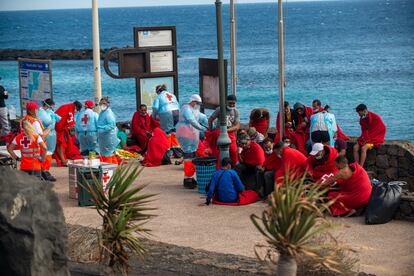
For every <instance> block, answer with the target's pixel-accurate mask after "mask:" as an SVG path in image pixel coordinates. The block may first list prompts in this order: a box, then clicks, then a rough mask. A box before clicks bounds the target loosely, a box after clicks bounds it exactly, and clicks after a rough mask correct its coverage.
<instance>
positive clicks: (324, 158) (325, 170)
mask: <svg viewBox="0 0 414 276" xmlns="http://www.w3.org/2000/svg"><path fill="white" fill-rule="evenodd" d="M337 157H338V152H337V151H336V149H334V148H333V147H331V146H328V145H323V144H321V143H316V144H313V147H312V151H311V152H310V153H309V157H308V160H307V161H306V164H307V170H308V172H309V173H310V174H311V175H312V179H313V181H314V182H316V183H320V182H322V181H324V180H325V179H327V178H328V177H330V176H333V175H334V174H335V173H336V172H337V171H338V169H337V168H336V165H335V159H336V158H337Z"/></svg>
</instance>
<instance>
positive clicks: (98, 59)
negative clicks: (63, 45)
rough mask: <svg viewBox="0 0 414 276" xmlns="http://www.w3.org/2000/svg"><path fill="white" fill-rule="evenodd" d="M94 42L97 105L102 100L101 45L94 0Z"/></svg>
mask: <svg viewBox="0 0 414 276" xmlns="http://www.w3.org/2000/svg"><path fill="white" fill-rule="evenodd" d="M92 40H93V83H94V86H93V92H94V96H95V103H98V102H99V101H100V100H101V98H102V88H101V47H100V45H99V15H98V0H92Z"/></svg>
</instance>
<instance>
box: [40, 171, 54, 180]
mask: <svg viewBox="0 0 414 276" xmlns="http://www.w3.org/2000/svg"><path fill="white" fill-rule="evenodd" d="M42 178H43V179H44V180H47V181H51V182H55V181H56V178H54V177H53V175H52V174H51V173H50V172H49V171H42Z"/></svg>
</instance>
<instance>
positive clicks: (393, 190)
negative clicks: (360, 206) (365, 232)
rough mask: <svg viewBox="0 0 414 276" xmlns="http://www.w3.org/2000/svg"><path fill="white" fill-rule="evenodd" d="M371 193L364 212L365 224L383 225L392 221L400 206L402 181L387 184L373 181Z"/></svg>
mask: <svg viewBox="0 0 414 276" xmlns="http://www.w3.org/2000/svg"><path fill="white" fill-rule="evenodd" d="M372 184H373V187H372V193H371V198H370V199H369V202H368V206H367V209H366V212H365V223H366V224H383V223H387V222H389V221H390V220H392V219H393V217H394V215H395V213H396V212H397V210H398V208H399V206H400V200H401V191H402V188H401V186H402V185H405V183H404V182H402V181H393V182H389V183H384V182H379V181H376V180H373V182H372Z"/></svg>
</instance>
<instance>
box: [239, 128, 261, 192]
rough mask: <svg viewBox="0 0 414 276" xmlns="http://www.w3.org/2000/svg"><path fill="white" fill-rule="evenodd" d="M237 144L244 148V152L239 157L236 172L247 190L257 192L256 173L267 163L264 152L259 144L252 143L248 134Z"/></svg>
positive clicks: (241, 137) (241, 136) (243, 135)
mask: <svg viewBox="0 0 414 276" xmlns="http://www.w3.org/2000/svg"><path fill="white" fill-rule="evenodd" d="M237 144H238V145H239V146H240V147H241V148H242V152H241V153H240V155H239V162H240V163H239V164H237V165H236V171H237V173H238V174H239V176H240V179H241V180H242V182H243V184H244V185H245V188H246V190H256V191H257V188H258V187H257V183H256V182H257V181H256V173H257V171H258V169H260V168H261V167H262V166H263V163H264V161H265V154H264V151H263V149H262V147H261V146H260V145H259V144H257V143H256V142H254V141H251V140H250V137H249V135H247V134H241V135H240V137H238V139H237Z"/></svg>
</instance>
